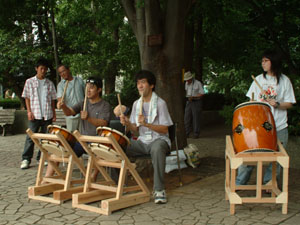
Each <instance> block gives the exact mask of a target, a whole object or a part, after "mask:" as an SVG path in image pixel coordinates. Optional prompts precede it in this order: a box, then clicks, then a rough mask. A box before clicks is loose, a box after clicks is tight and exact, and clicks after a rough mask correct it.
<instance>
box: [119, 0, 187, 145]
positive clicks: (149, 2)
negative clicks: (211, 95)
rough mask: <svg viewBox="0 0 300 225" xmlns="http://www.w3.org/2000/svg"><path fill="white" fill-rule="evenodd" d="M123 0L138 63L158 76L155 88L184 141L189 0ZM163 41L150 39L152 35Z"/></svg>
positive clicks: (180, 137)
mask: <svg viewBox="0 0 300 225" xmlns="http://www.w3.org/2000/svg"><path fill="white" fill-rule="evenodd" d="M137 3H138V1H137V0H135V1H129V0H122V5H123V7H124V9H125V13H126V15H127V18H128V21H129V23H130V25H131V27H132V29H133V32H134V34H135V36H136V38H137V41H138V45H139V51H140V58H141V67H142V68H143V69H147V70H150V71H152V72H153V73H154V74H155V75H156V78H157V82H156V88H155V91H156V92H157V93H158V95H159V96H160V97H162V98H163V99H164V100H165V101H166V102H167V104H168V108H169V112H170V114H171V116H172V119H173V121H174V122H177V123H178V131H177V134H180V135H179V136H178V143H179V147H180V148H182V147H184V146H185V145H186V143H187V142H186V135H185V129H184V123H183V118H184V110H183V109H184V101H183V98H182V96H183V95H184V88H183V82H182V74H181V70H182V68H183V59H184V57H183V55H184V34H185V18H186V13H187V11H188V9H189V6H190V3H191V1H190V0H189V1H182V0H172V1H167V3H166V8H165V10H162V9H161V4H160V1H159V0H145V1H144V6H138V4H137ZM160 36H161V37H162V43H159V41H158V43H156V44H155V43H154V44H153V43H151V41H150V42H149V38H151V37H154V38H155V39H156V40H159V37H160Z"/></svg>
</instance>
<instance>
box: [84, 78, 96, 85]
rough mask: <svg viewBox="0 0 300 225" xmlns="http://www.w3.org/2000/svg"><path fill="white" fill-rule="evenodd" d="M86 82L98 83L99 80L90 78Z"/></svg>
mask: <svg viewBox="0 0 300 225" xmlns="http://www.w3.org/2000/svg"><path fill="white" fill-rule="evenodd" d="M86 83H91V84H96V83H97V81H95V80H92V79H91V80H90V79H88V80H86Z"/></svg>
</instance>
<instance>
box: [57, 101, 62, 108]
mask: <svg viewBox="0 0 300 225" xmlns="http://www.w3.org/2000/svg"><path fill="white" fill-rule="evenodd" d="M63 104H64V103H63V102H61V101H58V102H57V104H56V107H57V108H58V109H61V106H62V105H63Z"/></svg>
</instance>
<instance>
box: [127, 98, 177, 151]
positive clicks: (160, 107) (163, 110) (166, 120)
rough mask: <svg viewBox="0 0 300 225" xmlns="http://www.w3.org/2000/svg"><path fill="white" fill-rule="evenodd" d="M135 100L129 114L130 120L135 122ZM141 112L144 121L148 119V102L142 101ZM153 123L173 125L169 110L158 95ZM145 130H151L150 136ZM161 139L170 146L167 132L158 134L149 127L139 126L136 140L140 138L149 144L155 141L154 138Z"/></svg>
mask: <svg viewBox="0 0 300 225" xmlns="http://www.w3.org/2000/svg"><path fill="white" fill-rule="evenodd" d="M137 101H138V100H136V101H135V102H134V103H133V107H132V112H131V115H130V122H131V123H134V124H136V104H137ZM143 114H144V116H145V118H146V122H147V119H148V115H149V102H144V104H143ZM152 124H153V125H164V126H168V127H169V126H171V125H173V122H172V119H171V117H170V114H169V111H168V107H167V104H166V102H165V101H164V100H163V99H161V98H160V97H158V101H157V115H156V117H155V119H154V121H153V122H152ZM147 132H151V138H149V136H150V135H147ZM158 138H160V139H163V140H165V141H166V142H167V143H168V145H169V146H171V141H170V138H169V134H168V133H167V134H160V133H157V132H155V131H153V130H151V129H149V128H148V127H144V126H139V137H138V140H141V141H142V142H143V143H145V144H150V143H152V142H153V141H155V140H156V139H158Z"/></svg>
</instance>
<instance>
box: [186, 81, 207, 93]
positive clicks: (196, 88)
mask: <svg viewBox="0 0 300 225" xmlns="http://www.w3.org/2000/svg"><path fill="white" fill-rule="evenodd" d="M185 90H186V97H195V96H198V95H199V94H204V90H203V86H202V83H201V82H200V81H198V80H196V79H193V81H192V83H190V84H188V83H187V82H185Z"/></svg>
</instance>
